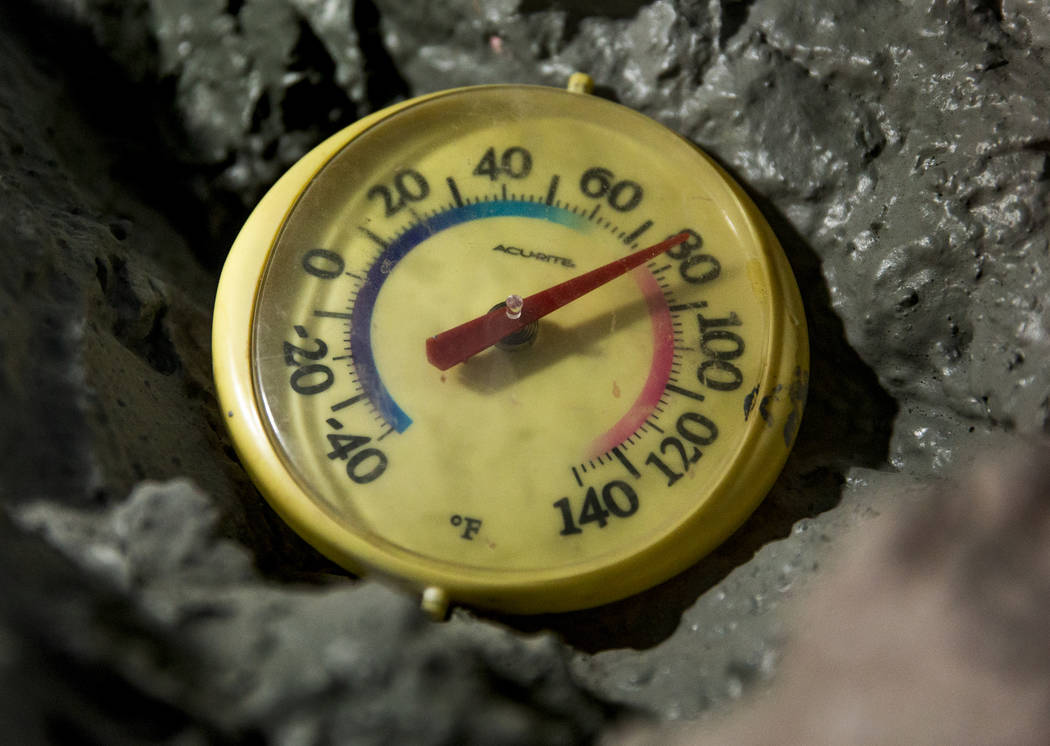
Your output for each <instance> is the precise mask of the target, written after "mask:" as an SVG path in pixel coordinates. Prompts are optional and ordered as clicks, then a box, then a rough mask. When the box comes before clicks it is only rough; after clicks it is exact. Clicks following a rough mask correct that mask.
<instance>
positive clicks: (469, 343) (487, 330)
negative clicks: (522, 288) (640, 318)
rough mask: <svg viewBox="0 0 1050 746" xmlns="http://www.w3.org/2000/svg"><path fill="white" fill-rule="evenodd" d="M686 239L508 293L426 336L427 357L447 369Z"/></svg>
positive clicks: (679, 237)
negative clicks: (515, 305)
mask: <svg viewBox="0 0 1050 746" xmlns="http://www.w3.org/2000/svg"><path fill="white" fill-rule="evenodd" d="M688 239H689V234H688V233H679V234H678V235H676V236H671V237H670V238H668V239H666V240H664V241H661V242H660V243H658V244H653V245H652V246H648V247H646V248H644V249H639V250H638V251H636V252H634V253H633V254H628V255H627V256H624V257H620V258H619V259H616V260H614V261H611V262H609V263H608V264H604V265H602V266H601V267H598V268H597V269H592V270H591V271H590V272H585V273H584V274H582V275H578V276H577V277H574V278H572V279H571V280H566V281H565V282H562V283H559V284H558V285H554V286H553V287H550V288H547V289H546V290H541V291H540V292H538V293H534V294H533V295H530V296H528V297H527V298H524V299H522V298H521V297H520V296H514V295H512V296H510V297H509V298H507V302H505V303H501V304H499V306H497V307H496V308H494V309H492V310H491V311H489V312H488V313H486V314H484V315H482V316H479V317H477V318H476V319H472V320H470V321H467V322H465V323H463V324H460V325H459V326H456V327H453V328H451V329H448V330H447V331H444V332H441V333H440V334H437V335H435V336H433V337H429V338H428V339H427V343H426V348H427V360H429V361H430V364H431V365H433V366H435V367H436V368H438V369H439V370H448V369H449V368H451V367H452V366H454V365H458V364H459V363H462V362H463V361H465V360H467V359H468V358H470V357H473V356H474V355H477V354H478V353H479V352H482V351H483V350H486V349H488V348H489V347H492V346H493V345H495V344H496V343H498V342H499V341H500V340H502V339H504V338H505V337H507V336H508V335H511V334H513V333H514V332H516V331H517V330H519V329H521V328H522V327H525V326H528V325H529V324H532V323H535V322H536V321H537V320H539V319H541V318H543V317H544V316H546V315H547V314H549V313H552V312H553V311H556V310H558V309H559V308H561V307H562V306H564V305H566V304H568V303H571V302H572V301H574V300H576V299H577V298H580V297H582V296H584V295H586V294H587V293H589V292H591V291H592V290H596V289H598V288H599V287H601V286H602V285H604V284H605V283H607V282H610V281H612V280H615V279H616V278H617V277H619V276H621V275H623V274H626V273H627V272H629V271H630V270H632V269H634V268H635V267H638V266H640V265H642V264H644V263H645V262H647V261H649V260H650V259H653V258H654V257H656V256H659V255H660V254H662V253H663V252H665V251H667V250H668V249H670V248H671V247H672V246H677V245H678V244H680V243H683V242H685V241H686V240H688ZM512 298H518V300H520V301H521V306H520V308H519V311H518V314H517V316H512V315H511V314H512V313H513V312H512V310H511V306H510V301H511V299H512Z"/></svg>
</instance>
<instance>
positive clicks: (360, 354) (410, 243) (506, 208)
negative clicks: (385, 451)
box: [350, 200, 592, 433]
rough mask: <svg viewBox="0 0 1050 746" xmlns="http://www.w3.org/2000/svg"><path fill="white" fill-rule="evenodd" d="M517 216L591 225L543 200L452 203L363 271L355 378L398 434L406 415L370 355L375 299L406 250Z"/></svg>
mask: <svg viewBox="0 0 1050 746" xmlns="http://www.w3.org/2000/svg"><path fill="white" fill-rule="evenodd" d="M503 217H518V218H532V219H536V220H547V221H550V222H552V223H559V224H560V225H564V226H567V227H569V228H573V229H575V230H579V231H583V230H588V229H589V228H590V227H591V225H592V223H590V222H589V221H588V220H587V218H586V217H585V216H583V215H580V214H578V213H575V212H573V211H572V210H568V209H566V208H564V207H556V206H554V205H548V204H544V203H542V202H525V201H519V200H509V201H498V202H476V203H473V204H468V205H463V206H461V207H453V208H451V209H449V210H446V211H444V212H440V213H437V214H436V215H431V216H430V217H428V218H424V219H423V220H422V221H420V222H419V223H416V224H415V225H413V226H411V227H410V228H409V229H408V230H406V231H405V232H404V233H402V234H401V235H399V236H398V237H397V238H395V239H394V240H393V241H391V242H390V243H389V244H388V245H387V247H386V248H385V249H383V251H382V253H381V254H380V255H379V256H378V257H377V258H376V260H375V262H373V263H372V266H371V267H370V268H369V270H368V273H367V274H366V275H365V280H364V284H363V285H362V286H361V289H360V291H358V294H357V299H356V301H355V302H354V312H353V315H352V316H351V317H350V352H351V354H352V355H353V360H354V369H355V370H356V372H357V380H358V383H360V385H361V388H362V390H363V391H364V393H365V395H366V396H367V397H368V398H369V400H370V401H371V402H372V404H373V406H375V408H376V410H377V411H378V412H379V414H380V416H381V417H382V418H383V419H384V420H386V421H387V423H389V424H390V426H391V427H393V428H394V430H396V431H397V432H399V433H400V432H404V431H405V430H406V429H407V428H408V426H409V425H411V424H412V418H411V417H409V416H408V415H407V414H406V413H405V411H404V410H403V409H401V407H399V406H398V404H397V402H396V401H394V397H393V396H391V395H390V392H389V391H388V390H387V387H386V386H385V385H384V384H383V379H382V377H381V376H380V375H379V370H378V369H377V368H376V361H375V355H374V354H373V352H372V313H373V311H374V310H375V304H376V298H378V297H379V291H380V290H381V289H382V287H383V283H384V282H385V281H386V278H387V275H389V274H390V272H392V271H393V269H394V267H396V266H397V263H398V262H400V261H401V260H402V259H403V258H404V257H405V256H406V255H407V254H408V252H410V251H412V249H414V248H416V247H417V246H419V244H421V243H423V241H425V240H427V239H428V238H430V237H431V236H433V235H434V234H435V233H438V232H439V231H443V230H445V229H446V228H451V227H453V226H456V225H460V224H461V223H466V222H469V221H472V220H483V219H485V218H503ZM419 350H420V356H421V357H422V355H423V340H422V339H421V340H419Z"/></svg>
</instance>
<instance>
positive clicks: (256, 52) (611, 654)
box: [0, 0, 1050, 743]
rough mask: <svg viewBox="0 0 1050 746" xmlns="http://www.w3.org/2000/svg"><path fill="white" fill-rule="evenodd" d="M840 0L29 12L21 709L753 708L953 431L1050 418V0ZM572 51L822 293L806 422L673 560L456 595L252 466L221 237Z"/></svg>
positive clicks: (0, 609)
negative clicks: (720, 184)
mask: <svg viewBox="0 0 1050 746" xmlns="http://www.w3.org/2000/svg"><path fill="white" fill-rule="evenodd" d="M812 5H813V6H816V7H811V6H810V4H800V3H787V2H782V1H781V0H755V1H754V2H743V1H741V2H732V1H730V0H709V1H706V0H705V1H704V2H699V1H697V2H688V1H687V0H678V1H676V2H672V0H654V1H653V2H633V1H629V0H617V1H616V2H603V3H597V2H585V1H584V0H549V1H548V0H488V1H484V0H482V1H480V2H479V1H478V0H448V1H447V2H443V3H440V4H438V3H425V2H399V1H395V0H375V2H369V1H365V0H353V1H352V0H240V1H238V2H218V0H210V1H209V2H188V0H186V1H181V2H167V1H166V0H152V1H147V0H130V1H129V2H114V1H113V0H33V2H28V3H22V4H20V5H19V8H18V11H17V12H15V10H13V9H12V8H11V7H6V6H5V7H3V8H0V251H2V253H3V256H4V259H5V270H6V271H5V272H3V273H2V274H0V311H2V313H0V411H3V412H4V415H5V423H4V427H3V428H2V429H0V438H2V442H0V454H2V462H0V496H2V499H3V507H4V510H3V511H2V517H0V556H2V557H3V559H4V565H5V578H6V580H5V584H4V589H5V593H3V594H0V683H2V687H0V690H2V691H3V692H4V693H5V695H4V696H3V697H0V728H3V729H5V730H6V731H9V732H11V733H13V734H16V735H18V736H20V737H21V742H25V743H32V742H48V741H51V742H54V741H73V740H77V741H82V742H83V741H88V742H91V741H95V742H106V743H121V742H134V741H141V740H145V739H151V740H153V741H158V742H179V743H194V742H205V741H208V740H217V739H218V740H233V741H236V740H245V741H248V740H260V739H261V740H272V741H275V742H282V743H325V742H328V741H333V742H340V741H346V740H347V739H348V738H349V734H355V735H356V736H358V737H359V738H360V741H359V742H385V741H388V740H396V739H398V738H400V739H401V740H402V741H405V742H417V743H427V742H431V743H442V742H444V743H448V742H458V741H476V742H486V743H494V742H558V741H563V742H571V741H587V740H591V739H593V738H594V737H595V735H596V734H597V733H598V732H599V730H600V729H601V728H602V726H603V724H606V723H611V722H615V721H617V720H618V719H619V718H621V717H622V716H623V715H624V713H625V711H628V710H629V711H631V712H634V713H641V714H643V715H652V716H655V717H656V718H663V719H675V718H695V717H700V716H706V715H708V714H709V713H715V712H727V713H728V714H729V716H733V715H742V714H746V713H747V711H748V707H749V705H747V704H746V703H743V702H741V703H737V702H736V701H737V700H739V699H741V698H746V696H747V695H750V694H753V693H755V692H759V691H761V690H763V688H764V683H763V682H766V681H769V680H773V681H774V682H775V681H776V680H777V678H778V677H779V674H778V671H779V670H780V669H781V664H780V656H781V651H782V649H783V645H784V641H785V640H786V639H788V638H790V637H791V635H792V632H791V630H792V629H793V628H792V627H791V626H790V625H789V624H788V623H787V620H788V619H789V614H788V612H786V611H785V609H786V608H787V607H788V606H789V604H787V602H788V601H792V602H793V603H794V604H796V605H797V604H801V603H802V602H803V600H804V599H805V597H806V594H805V593H804V591H806V590H808V589H810V588H813V587H818V588H819V587H820V586H821V585H822V584H823V581H824V579H825V578H826V575H825V573H824V572H823V568H824V567H825V565H826V564H827V563H828V560H829V558H830V557H832V556H833V553H834V552H835V551H836V550H837V551H847V550H849V548H850V546H851V545H852V543H853V542H852V540H847V539H845V538H844V537H846V536H849V535H850V531H851V530H858V529H859V530H864V529H866V528H867V527H868V526H869V525H870V522H871V517H872V516H873V515H874V514H876V513H878V512H882V511H884V510H886V509H892V508H893V507H894V506H895V504H897V503H910V502H916V501H921V500H922V498H921V497H920V495H921V494H922V492H921V491H920V490H918V489H916V485H917V484H918V483H920V482H923V481H925V480H929V479H931V478H939V477H940V475H941V474H942V473H943V472H944V470H945V469H946V468H947V467H948V466H950V465H952V464H954V463H955V462H956V461H958V460H959V458H960V457H959V456H958V455H957V454H958V453H960V452H965V453H973V452H975V451H976V452H980V451H981V449H982V448H986V449H991V450H992V452H996V453H998V452H999V451H998V449H996V448H994V447H993V446H994V444H995V443H997V442H999V441H1001V440H1002V439H1003V438H1004V437H1005V433H1006V432H1007V431H1019V432H1022V433H1027V434H1040V433H1048V432H1050V334H1048V331H1050V330H1048V326H1050V321H1048V318H1050V316H1048V313H1047V308H1046V303H1047V300H1046V299H1047V298H1048V297H1050V292H1048V291H1050V244H1048V237H1050V226H1048V215H1047V212H1048V209H1050V199H1048V196H1050V195H1048V189H1050V168H1048V159H1050V120H1048V118H1047V112H1048V111H1050V12H1048V11H1047V9H1046V6H1045V4H1044V3H1039V2H1035V1H1034V0H1003V1H1002V2H980V1H978V0H968V1H966V2H961V1H960V2H948V1H946V0H931V1H929V2H924V3H906V4H900V3H893V2H888V1H885V2H883V1H879V2H860V0H856V1H853V2H851V1H849V0H828V2H823V3H819V4H812ZM576 69H584V70H587V71H588V72H590V73H591V74H592V75H593V76H594V77H595V78H596V79H597V80H598V81H599V83H600V85H601V87H600V89H599V92H600V93H602V94H603V95H607V96H609V97H612V98H614V99H617V100H619V101H621V102H623V103H625V104H627V105H630V106H633V107H636V108H638V109H640V110H641V111H643V112H644V113H646V114H648V115H650V116H653V117H655V118H657V119H658V120H660V121H662V122H664V123H665V124H667V125H668V126H670V127H672V128H674V129H676V130H678V131H680V132H682V133H683V134H684V135H686V136H687V137H689V138H691V139H692V140H693V141H695V142H696V143H698V144H699V145H701V146H702V147H704V148H705V149H706V150H707V151H708V152H710V153H711V154H712V155H713V156H714V157H715V158H716V159H718V160H719V161H720V162H721V163H722V164H723V165H724V166H725V167H726V168H727V169H728V170H729V171H731V172H732V173H733V174H734V175H735V176H736V177H737V178H738V179H739V180H740V181H741V183H742V184H744V186H745V188H746V189H748V190H749V191H750V192H751V194H752V195H753V196H754V198H755V199H756V201H757V203H758V204H759V206H760V208H761V209H762V210H763V212H764V213H765V214H766V216H767V218H768V219H769V220H770V222H771V224H772V225H773V228H774V230H775V231H776V233H777V234H778V235H779V237H780V239H781V241H782V243H783V245H784V248H785V250H786V252H787V254H788V257H789V259H790V260H791V262H792V265H793V267H794V269H795V271H796V275H797V277H798V280H799V284H800V287H801V289H802V292H803V295H804V297H805V301H806V310H807V315H808V319H809V323H810V330H811V339H812V346H813V366H812V373H811V393H810V399H809V403H808V408H807V412H806V416H805V419H804V421H803V427H802V430H801V432H800V435H799V439H798V443H797V446H796V449H795V451H794V453H793V455H792V457H791V459H790V460H789V462H788V465H787V467H786V469H785V471H784V474H783V477H782V478H781V480H780V481H779V482H778V484H777V486H776V487H775V488H774V489H773V491H772V493H771V494H770V496H769V498H767V500H766V501H765V503H763V505H762V507H761V508H760V509H759V511H758V512H757V513H756V514H755V516H754V517H753V519H752V520H751V521H749V522H748V523H747V524H746V525H745V526H744V527H743V528H742V529H741V530H740V531H739V532H738V533H737V534H736V535H735V536H734V537H732V538H731V539H730V540H729V541H728V542H727V543H726V544H725V545H724V546H723V547H722V548H720V549H719V550H718V551H716V552H715V553H714V554H713V555H712V556H711V557H709V558H708V559H706V560H705V561H703V562H701V563H700V564H698V565H697V566H696V567H695V568H693V569H692V570H690V571H687V572H686V573H684V574H683V575H681V576H680V577H678V578H675V579H673V580H671V581H669V582H668V583H665V584H664V585H663V586H661V587H659V588H656V589H653V590H651V591H649V592H647V593H644V594H641V595H640V596H639V597H637V598H634V599H629V600H626V601H623V602H620V603H617V604H613V605H610V606H609V607H605V608H602V609H597V610H591V611H586V612H578V613H575V614H566V615H559V616H555V617H541V618H528V619H521V618H512V619H507V618H504V619H498V620H494V619H491V618H478V617H476V616H475V615H472V614H470V613H460V614H458V615H457V616H456V618H455V619H454V621H453V622H452V623H451V624H450V625H448V626H446V627H435V626H433V625H430V624H428V623H423V622H421V621H420V619H419V618H418V615H417V614H416V613H415V612H414V611H413V610H412V608H411V605H410V604H409V603H408V602H407V601H405V600H404V599H402V598H400V597H399V596H397V595H396V594H393V593H391V592H389V591H387V590H384V589H383V588H380V587H379V586H377V585H374V584H371V583H359V582H354V581H352V580H348V579H345V578H344V577H342V576H341V575H339V574H338V573H337V571H335V569H334V568H332V567H331V566H329V565H328V563H327V562H325V561H324V560H323V559H321V558H319V557H318V556H317V555H316V554H315V553H313V552H312V550H310V548H309V547H306V546H305V545H304V544H303V543H302V542H301V541H299V540H298V539H297V538H296V537H294V536H293V535H292V534H291V533H290V532H289V531H288V529H286V528H285V527H284V526H283V525H282V524H281V523H280V521H279V520H278V519H276V518H275V517H274V516H273V514H272V513H271V512H270V511H269V510H268V508H267V507H266V506H265V505H264V504H262V502H261V501H260V500H259V498H258V496H257V495H256V493H255V491H254V489H253V488H252V487H251V485H250V484H249V483H248V481H247V480H246V478H245V476H244V474H243V472H242V470H241V469H240V467H239V465H238V464H237V463H236V459H235V458H234V457H233V454H232V451H231V449H230V448H229V444H228V442H227V440H226V437H225V435H224V433H223V431H222V426H221V423H220V420H219V418H218V416H217V412H216V410H215V403H214V396H213V390H212V385H211V382H210V361H209V359H208V344H209V339H208V337H209V324H210V304H211V297H212V293H213V290H214V285H215V280H216V276H217V271H218V267H219V266H220V265H221V262H222V258H223V256H224V254H225V251H226V247H227V246H228V244H229V241H230V239H231V238H232V235H233V232H234V231H235V230H236V227H237V226H238V225H239V224H240V222H242V221H243V219H244V217H245V215H246V211H247V209H248V207H249V206H250V205H251V204H252V203H253V201H254V200H255V199H256V198H257V197H258V195H259V194H261V192H262V191H264V190H265V189H266V188H267V187H268V186H269V184H270V183H271V182H272V180H273V179H274V177H275V176H276V175H277V174H279V173H280V172H281V171H282V170H283V169H284V168H285V167H286V166H287V165H288V164H289V163H291V162H292V161H294V160H295V159H296V158H297V157H298V156H299V155H300V154H301V153H302V152H304V151H305V150H306V149H307V148H309V147H310V146H311V145H312V144H314V143H316V142H317V141H318V140H320V138H321V137H323V136H324V135H326V134H329V133H330V132H332V131H334V130H335V129H337V128H338V127H340V126H341V125H343V124H345V123H347V122H349V121H352V120H353V119H355V118H356V117H358V116H360V115H362V114H364V113H366V112H368V111H371V110H374V109H376V108H378V107H381V106H383V105H385V104H387V103H389V102H391V101H393V100H396V99H398V98H400V97H404V96H407V95H415V94H417V93H422V92H425V91H429V90H435V89H439V88H445V87H449V86H453V85H461V84H468V83H483V82H498V81H511V82H531V83H547V84H553V85H562V84H563V83H564V80H565V78H566V77H567V75H568V73H570V72H571V71H573V70H576ZM967 449H975V450H967ZM186 479H188V480H191V482H192V484H191V483H190V482H187V481H185V480H186ZM168 480H175V481H168ZM969 494H970V493H966V492H961V493H958V494H956V495H955V496H954V499H957V500H960V501H968V500H971V499H973V498H971V497H969ZM946 561H947V560H946ZM1011 561H1013V560H1011ZM1028 561H1031V559H1026V558H1023V557H1020V556H1018V558H1017V559H1016V562H1017V563H1019V565H1020V566H1021V567H1020V569H1019V570H1018V572H1023V571H1024V563H1025V562H1028ZM900 592H902V593H906V592H908V589H907V588H902V589H901V590H900ZM816 608H817V609H818V610H819V609H821V608H826V606H825V607H820V606H818V607H816ZM813 613H817V614H819V613H820V612H819V611H817V612H813ZM789 670H796V669H788V670H786V671H785V677H787V676H789V675H793V674H790V673H789V672H788V671H789ZM794 675H797V674H794ZM1004 675H1009V674H1008V673H1007V674H1004ZM1019 675H1020V674H1019ZM773 686H776V684H775V683H774V685H773ZM5 740H15V739H13V738H11V739H5Z"/></svg>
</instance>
